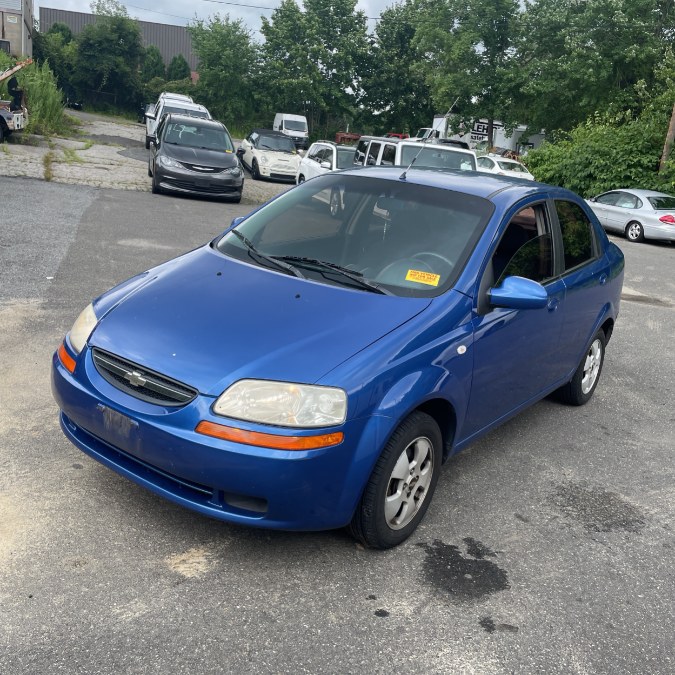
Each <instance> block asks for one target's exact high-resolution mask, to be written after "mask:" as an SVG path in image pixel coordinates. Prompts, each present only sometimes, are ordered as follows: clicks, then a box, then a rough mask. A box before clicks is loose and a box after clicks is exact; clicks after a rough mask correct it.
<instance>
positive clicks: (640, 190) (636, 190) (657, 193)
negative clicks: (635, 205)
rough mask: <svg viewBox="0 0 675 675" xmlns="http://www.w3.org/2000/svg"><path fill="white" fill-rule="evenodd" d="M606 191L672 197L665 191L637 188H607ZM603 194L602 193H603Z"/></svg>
mask: <svg viewBox="0 0 675 675" xmlns="http://www.w3.org/2000/svg"><path fill="white" fill-rule="evenodd" d="M608 192H630V193H631V194H633V195H637V196H638V197H672V196H673V195H669V194H667V193H666V192H656V191H655V190H642V189H639V188H635V189H633V188H616V189H615V190H608ZM603 194H604V193H603Z"/></svg>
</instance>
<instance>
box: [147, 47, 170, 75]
mask: <svg viewBox="0 0 675 675" xmlns="http://www.w3.org/2000/svg"><path fill="white" fill-rule="evenodd" d="M155 77H161V78H163V79H166V68H165V67H164V59H163V58H162V54H161V53H160V51H159V49H158V48H157V47H156V46H155V45H149V46H148V47H147V48H146V50H145V54H144V57H143V69H142V70H141V80H143V82H150V80H152V79H153V78H155Z"/></svg>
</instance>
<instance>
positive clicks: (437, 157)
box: [354, 136, 477, 171]
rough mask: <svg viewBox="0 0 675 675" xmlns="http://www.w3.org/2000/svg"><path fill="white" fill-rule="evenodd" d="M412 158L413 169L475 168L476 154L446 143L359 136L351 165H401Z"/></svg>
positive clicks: (409, 161) (463, 169)
mask: <svg viewBox="0 0 675 675" xmlns="http://www.w3.org/2000/svg"><path fill="white" fill-rule="evenodd" d="M413 159H414V160H415V161H414V163H413V166H414V167H415V168H417V169H422V168H425V169H459V170H460V171H476V169H477V166H476V153H475V152H474V151H473V150H466V149H464V148H461V147H457V146H456V145H451V144H448V143H420V142H417V141H408V140H399V139H397V138H385V137H378V136H361V138H360V139H359V142H358V145H357V146H356V152H355V154H354V164H357V165H361V166H380V165H383V166H404V167H407V166H409V165H410V163H411V162H412V161H413Z"/></svg>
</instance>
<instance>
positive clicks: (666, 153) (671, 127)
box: [659, 105, 675, 173]
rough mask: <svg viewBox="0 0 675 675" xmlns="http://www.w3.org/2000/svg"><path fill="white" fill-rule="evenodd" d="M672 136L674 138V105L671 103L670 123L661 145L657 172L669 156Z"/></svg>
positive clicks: (660, 171)
mask: <svg viewBox="0 0 675 675" xmlns="http://www.w3.org/2000/svg"><path fill="white" fill-rule="evenodd" d="M674 138H675V105H673V112H672V114H671V116H670V124H669V125H668V133H667V134H666V142H665V143H664V145H663V154H662V155H661V163H660V164H659V173H662V172H663V171H664V170H665V168H666V162H667V161H668V157H670V150H671V148H672V147H673V139H674Z"/></svg>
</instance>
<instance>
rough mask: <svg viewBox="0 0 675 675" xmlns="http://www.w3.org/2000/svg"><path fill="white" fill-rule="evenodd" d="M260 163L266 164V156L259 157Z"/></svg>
mask: <svg viewBox="0 0 675 675" xmlns="http://www.w3.org/2000/svg"><path fill="white" fill-rule="evenodd" d="M260 163H261V164H267V155H260Z"/></svg>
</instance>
